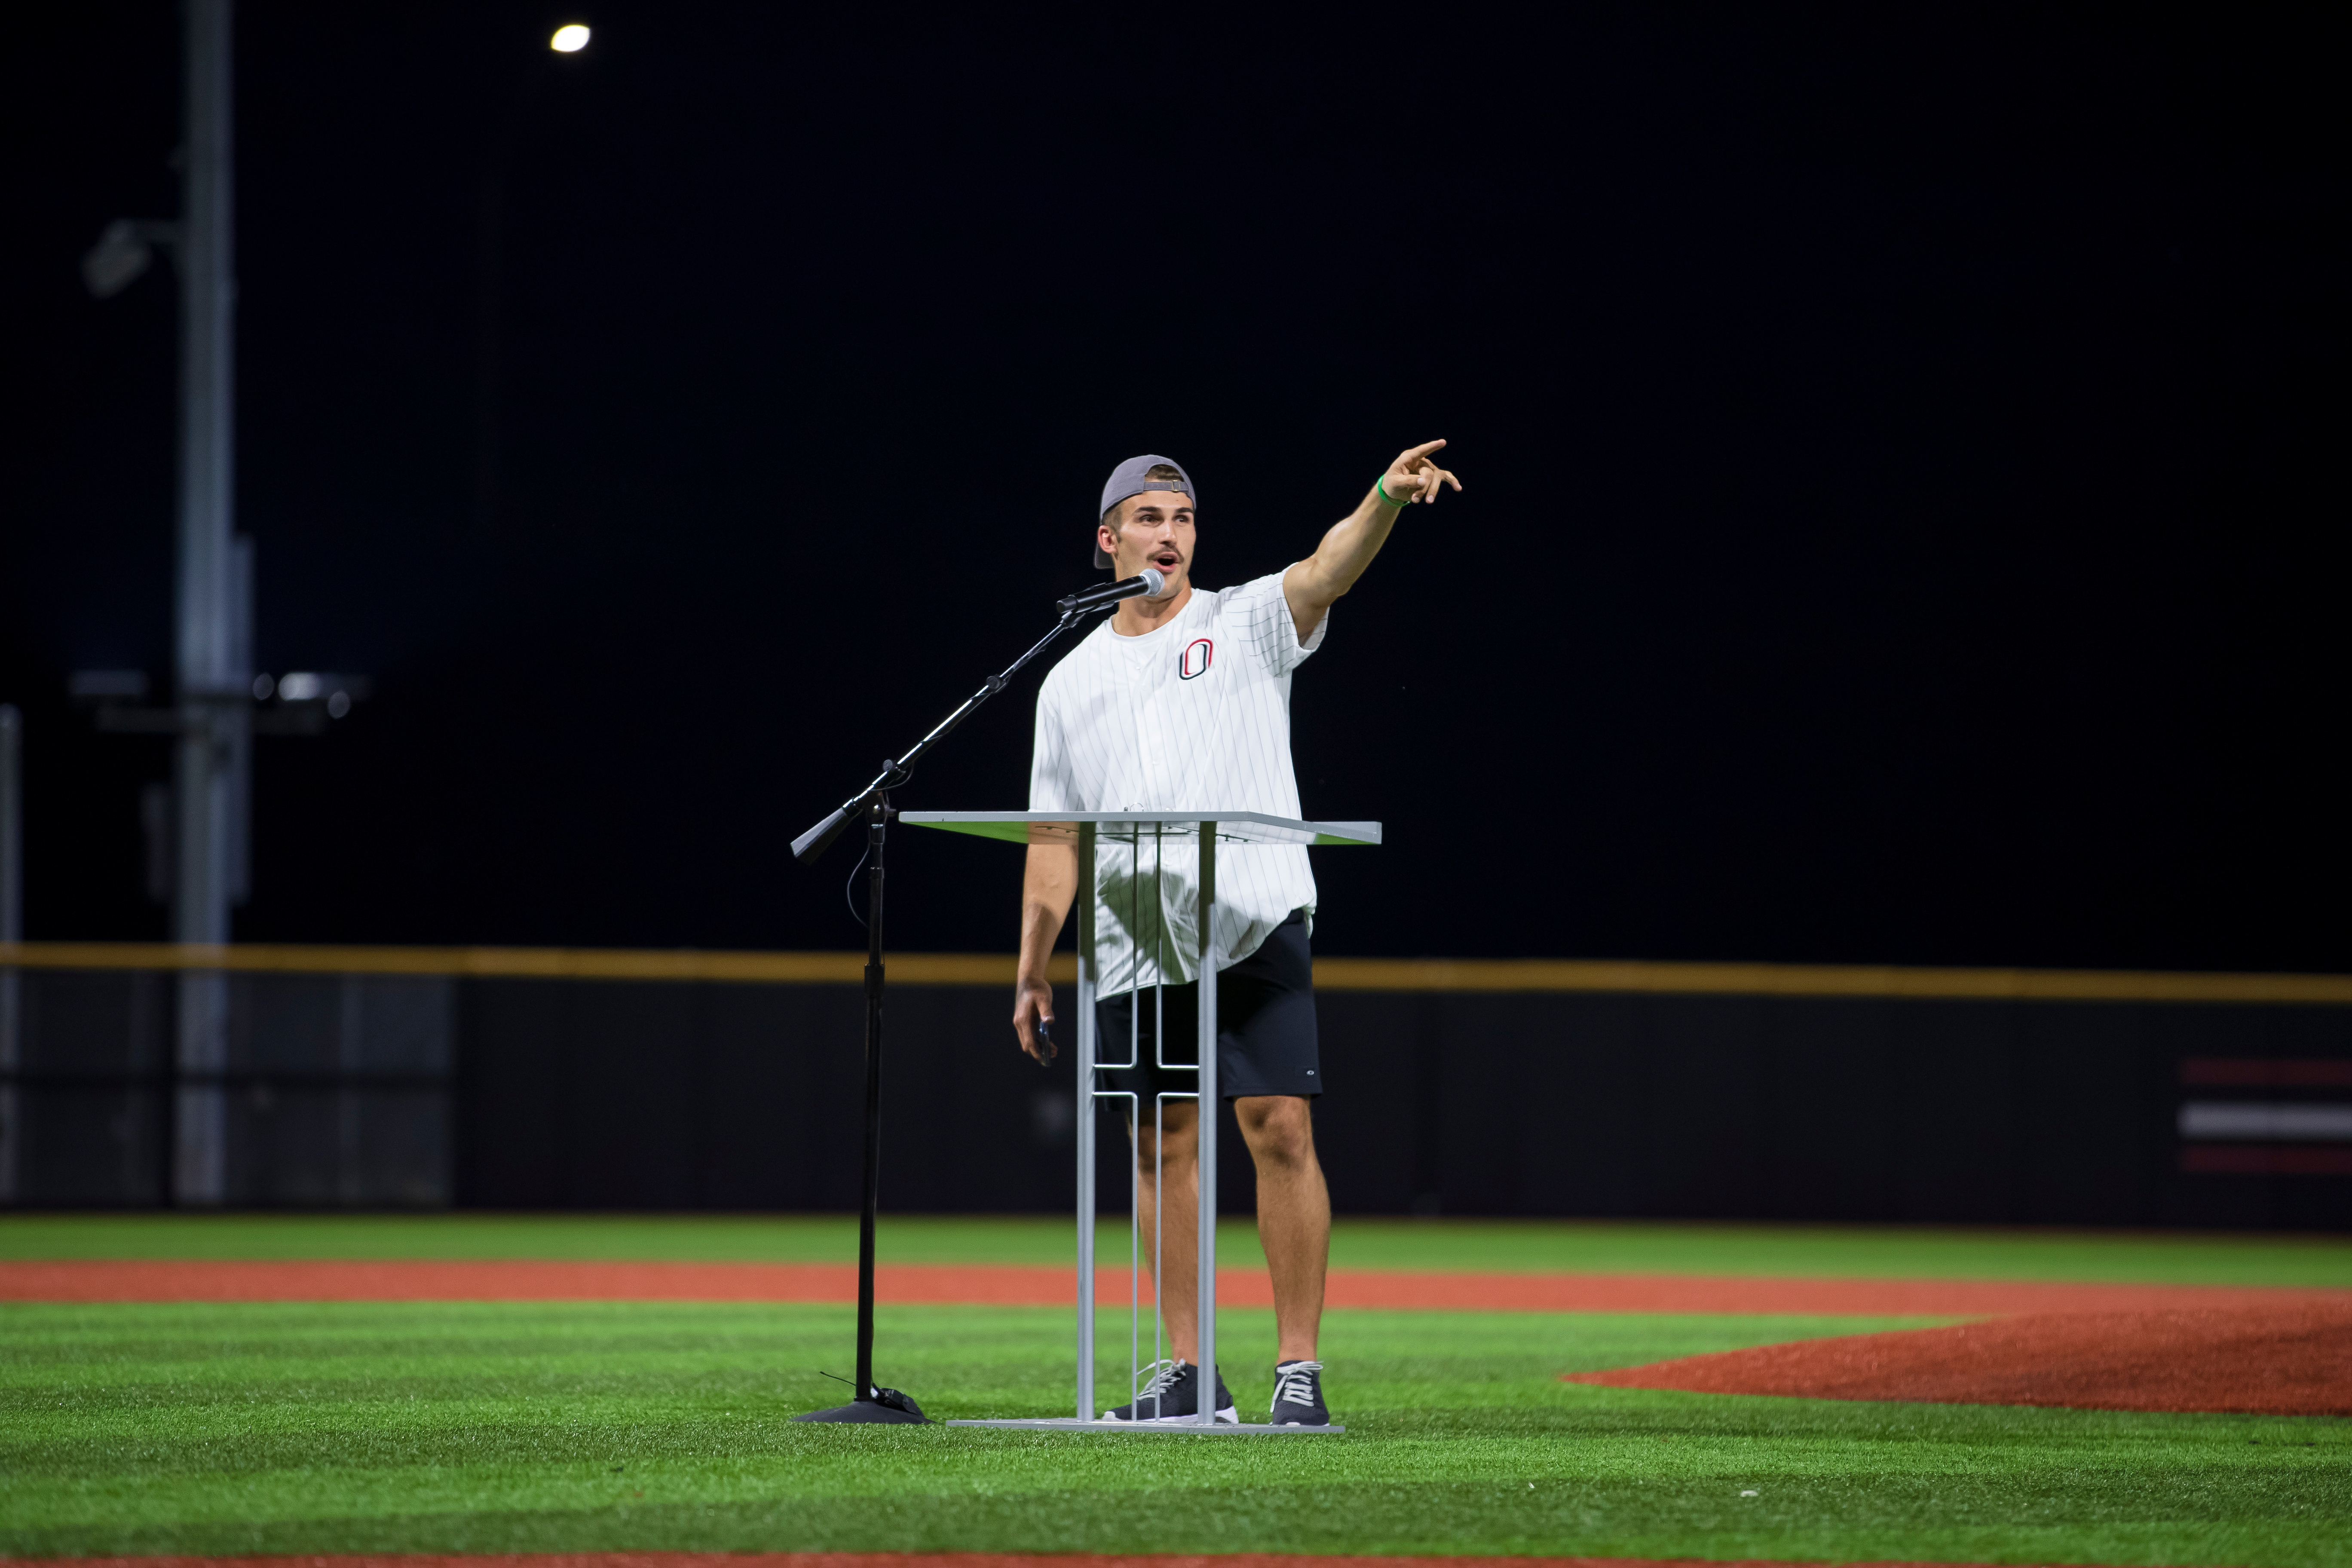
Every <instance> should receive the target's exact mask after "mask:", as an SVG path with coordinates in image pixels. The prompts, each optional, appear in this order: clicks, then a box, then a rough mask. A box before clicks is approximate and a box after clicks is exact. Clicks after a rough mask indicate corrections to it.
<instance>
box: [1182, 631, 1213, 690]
mask: <svg viewBox="0 0 2352 1568" xmlns="http://www.w3.org/2000/svg"><path fill="white" fill-rule="evenodd" d="M1216 656H1217V645H1216V644H1214V643H1213V642H1211V641H1210V640H1209V639H1208V638H1206V637H1195V638H1193V639H1192V641H1191V642H1189V643H1186V644H1185V645H1184V651H1183V652H1182V653H1181V654H1179V655H1178V656H1177V658H1176V679H1179V680H1190V679H1192V678H1193V677H1194V676H1196V675H1206V674H1208V673H1209V661H1210V660H1211V659H1213V658H1215V657H1216Z"/></svg>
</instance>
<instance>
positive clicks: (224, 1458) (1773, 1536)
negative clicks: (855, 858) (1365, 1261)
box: [0, 1303, 2352, 1564]
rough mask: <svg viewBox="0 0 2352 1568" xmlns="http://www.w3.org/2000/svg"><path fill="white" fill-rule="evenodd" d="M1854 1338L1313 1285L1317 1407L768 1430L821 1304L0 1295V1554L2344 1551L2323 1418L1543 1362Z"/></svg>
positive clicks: (2345, 1468)
mask: <svg viewBox="0 0 2352 1568" xmlns="http://www.w3.org/2000/svg"><path fill="white" fill-rule="evenodd" d="M1223 1321H1224V1330H1225V1333H1226V1336H1227V1337H1226V1343H1227V1345H1228V1346H1229V1347H1230V1348H1229V1352H1228V1355H1227V1360H1226V1364H1227V1367H1228V1369H1229V1370H1230V1371H1231V1372H1232V1373H1233V1374H1234V1377H1233V1381H1234V1383H1235V1384H1236V1390H1235V1392H1236V1393H1237V1394H1239V1395H1240V1397H1241V1399H1242V1400H1243V1402H1244V1406H1245V1407H1246V1406H1248V1405H1255V1406H1256V1407H1258V1408H1261V1409H1262V1408H1263V1407H1264V1402H1265V1398H1266V1397H1267V1387H1268V1384H1269V1380H1270V1373H1268V1371H1267V1369H1266V1368H1265V1361H1266V1359H1267V1358H1266V1356H1265V1351H1266V1350H1267V1349H1268V1348H1270V1338H1271V1326H1270V1323H1269V1321H1268V1317H1267V1314H1265V1313H1263V1312H1255V1311H1242V1310H1236V1311H1231V1312H1228V1313H1226V1314H1224V1319H1223ZM1111 1326H1112V1325H1111V1324H1110V1323H1109V1322H1108V1321H1106V1324H1105V1327H1106V1329H1107V1330H1108V1329H1109V1328H1110V1327H1111ZM1883 1326H1887V1325H1886V1324H1885V1322H1883V1321H1869V1320H1857V1319H1795V1318H1761V1317H1748V1318H1738V1317H1701V1316H1681V1317H1666V1316H1648V1317H1643V1316H1612V1315H1604V1314H1562V1315H1542V1314H1533V1313H1528V1314H1430V1313H1406V1312H1347V1313H1339V1314H1335V1315H1334V1317H1333V1318H1332V1320H1331V1321H1330V1324H1329V1327H1328V1337H1327V1342H1326V1348H1325V1356H1326V1359H1327V1361H1328V1363H1329V1367H1330V1371H1329V1374H1328V1376H1329V1383H1330V1387H1331V1391H1332V1394H1333V1395H1334V1398H1335V1401H1336V1403H1337V1405H1338V1407H1339V1414H1340V1415H1342V1416H1343V1417H1344V1418H1345V1419H1346V1420H1347V1421H1348V1423H1349V1426H1350V1428H1351V1429H1350V1431H1349V1434H1348V1435H1347V1436H1341V1437H1314V1438H1285V1439H1253V1438H1240V1437H1227V1438H1217V1437H1186V1436H1091V1435H1069V1436H1061V1435H1030V1434H1007V1433H995V1432H984V1431H972V1430H969V1429H953V1430H951V1429H947V1428H941V1427H929V1428H919V1429H910V1428H874V1427H812V1426H796V1425H793V1424H792V1423H790V1422H788V1421H787V1420H786V1419H785V1416H786V1415H789V1414H790V1413H791V1412H793V1411H795V1410H799V1409H804V1408H807V1407H810V1406H812V1405H819V1404H825V1403H831V1402H833V1401H834V1399H835V1398H836V1397H837V1395H838V1394H839V1392H840V1390H839V1386H838V1385H837V1384H830V1383H827V1382H826V1381H825V1380H824V1378H822V1377H821V1376H819V1375H818V1372H819V1371H820V1370H821V1369H827V1370H834V1371H845V1370H846V1368H845V1366H844V1365H843V1361H844V1358H845V1354H846V1352H847V1350H848V1345H849V1332H850V1313H849V1311H848V1310H847V1309H845V1308H840V1307H830V1306H783V1305H760V1306H744V1305H709V1306H701V1305H691V1306H690V1305H661V1306H646V1305H629V1304H619V1303H598V1304H564V1305H547V1304H537V1303H532V1304H506V1303H501V1304H466V1305H434V1304H399V1305H356V1304H336V1305H323V1306H322V1305H292V1304H268V1305H258V1306H256V1305H236V1306H215V1305H203V1306H187V1305H178V1306H159V1305H109V1306H50V1305H43V1306H30V1305H13V1306H7V1307H5V1308H0V1410H5V1415H0V1551H4V1552H8V1553H11V1554H33V1553H93V1552H331V1551H395V1550H405V1551H447V1552H455V1551H470V1552H483V1551H523V1550H530V1551H559V1550H575V1549H593V1548H604V1549H624V1548H626V1549H652V1548H673V1549H686V1548H700V1549H737V1548H740V1549H780V1548H800V1549H818V1548H840V1549H852V1548H864V1549H951V1548H963V1549H991V1548H993V1549H1019V1550H1031V1551H1034V1550H1073V1549H1090V1550H1110V1551H1143V1550H1150V1551H1178V1552H1193V1551H1233V1550H1243V1549H1295V1550H1304V1551H1318V1552H1343V1551H1345V1552H1543V1553H1592V1554H1599V1553H1617V1554H1628V1555H1658V1556H1665V1555H1692V1556H1706V1557H1713V1558H1731V1557H1743V1556H1745V1557H1758V1556H1763V1557H1794V1558H1813V1559H1829V1560H1843V1561H1853V1560H1857V1559H1861V1560H1873V1559H1874V1560H1887V1559H1914V1560H1916V1559H1928V1560H1938V1559H1940V1560H1945V1561H1955V1560H1958V1561H1978V1562H2042V1563H2052V1562H2078V1563H2079V1562H2092V1563H2262V1564H2273V1563H2274V1564H2345V1563H2352V1423H2347V1422H2342V1421H2325V1420H2303V1421H2294V1420H2278V1419H2254V1418H2239V1417H2227V1416H2158V1415H2122V1414H2106V1413H2089V1412H2075V1411H2058V1410H2025V1409H2000V1408H1990V1407H1971V1406H1937V1405H1863V1404H1836V1403H1828V1402H1812V1401H1797V1400H1780V1399H1761V1398H1737V1397H1727V1396H1707V1395H1697V1394H1657V1393H1643V1392H1637V1391H1632V1390H1622V1389H1605V1388H1592V1387H1587V1386H1584V1385H1581V1384H1564V1383H1561V1382H1559V1379H1558V1376H1557V1373H1559V1372H1561V1371H1563V1370H1567V1369H1573V1368H1591V1367H1601V1366H1614V1365H1624V1364H1631V1363H1642V1362H1647V1361H1652V1360H1655V1359H1659V1358H1661V1357H1665V1356H1672V1355H1680V1354H1687V1353H1691V1352H1698V1351H1705V1350H1714V1349H1724V1348H1729V1347H1733V1346H1739V1345H1748V1344H1757V1343H1763V1342H1775V1341H1781V1340H1788V1339H1792V1338H1800V1337H1804V1336H1807V1335H1812V1334H1821V1333H1830V1332H1845V1331H1854V1330H1858V1329H1870V1328H1875V1327H1883ZM1069 1329H1070V1323H1069V1315H1068V1313H1067V1312H1066V1311H1055V1310H1045V1309H1019V1310H1014V1309H979V1308H944V1307H930V1308H895V1309H886V1310H884V1311H883V1313H882V1345H883V1357H882V1363H881V1368H880V1372H881V1375H882V1376H883V1378H884V1379H885V1380H886V1381H889V1382H894V1383H898V1384H901V1385H903V1386H905V1387H907V1388H908V1389H910V1390H912V1391H914V1392H915V1393H916V1394H919V1396H920V1397H921V1398H922V1399H924V1400H925V1401H926V1402H927V1404H928V1405H929V1406H930V1407H931V1408H932V1410H933V1412H934V1413H935V1414H940V1415H978V1414H998V1415H1003V1414H1055V1413H1058V1412H1059V1410H1060V1408H1061V1407H1062V1405H1063V1402H1064V1400H1065V1399H1066V1397H1067V1396H1066V1393H1065V1390H1066V1386H1067V1384H1066V1368H1067V1365H1068V1359H1067V1358H1068V1349H1067V1347H1068V1341H1069ZM1747 1492H1753V1493H1755V1494H1756V1495H1754V1496H1746V1495H1743V1494H1744V1493H1747Z"/></svg>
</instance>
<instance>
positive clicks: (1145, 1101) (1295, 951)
mask: <svg viewBox="0 0 2352 1568" xmlns="http://www.w3.org/2000/svg"><path fill="white" fill-rule="evenodd" d="M1159 995H1160V1006H1159V1008H1158V1016H1159V1020H1160V1030H1161V1031H1162V1033H1164V1034H1165V1036H1166V1037H1167V1048H1166V1049H1165V1050H1163V1051H1160V1052H1159V1053H1158V1054H1157V1055H1156V1056H1155V1054H1154V1052H1153V1049H1152V1037H1151V1032H1152V1018H1153V1013H1154V1009H1153V1006H1152V988H1151V987H1150V986H1149V985H1147V986H1145V987H1144V988H1143V989H1142V990H1140V991H1130V992H1128V993H1125V994H1121V995H1118V996H1109V997H1105V998H1103V999H1102V1000H1100V1001H1097V1003H1096V1004H1095V1059H1096V1060H1097V1061H1104V1062H1124V1061H1129V1060H1132V1061H1134V1062H1137V1063H1139V1066H1138V1067H1136V1068H1123V1069H1117V1070H1114V1069H1112V1068H1104V1069H1103V1074H1102V1079H1103V1087H1104V1088H1105V1089H1118V1090H1122V1091H1132V1092H1133V1093H1135V1094H1136V1095H1137V1096H1139V1100H1138V1101H1137V1104H1138V1106H1139V1111H1140V1114H1141V1115H1142V1116H1144V1117H1145V1118H1147V1119H1149V1118H1150V1115H1151V1104H1152V1096H1153V1095H1155V1094H1158V1093H1160V1092H1161V1091H1163V1090H1166V1091H1171V1092H1175V1093H1180V1094H1181V1093H1185V1092H1189V1091H1191V1090H1192V1089H1195V1088H1197V1087H1198V1085H1197V1084H1196V1083H1195V1081H1194V1080H1195V1079H1198V1078H1199V1077H1200V1074H1199V1073H1197V1072H1175V1071H1162V1070H1161V1069H1160V1066H1159V1063H1160V1060H1163V1059H1164V1060H1166V1061H1168V1062H1170V1063H1171V1064H1172V1063H1175V1062H1184V1063H1187V1064H1190V1063H1194V1062H1198V1061H1199V1060H1200V1059H1201V1051H1200V1040H1201V1026H1200V1017H1201V1005H1200V996H1201V988H1200V987H1199V986H1198V985H1196V984H1186V985H1166V986H1162V987H1160V992H1159ZM1138 1002H1140V1003H1141V1004H1142V1015H1143V1016H1142V1027H1141V1028H1140V1029H1139V1031H1137V1034H1138V1037H1139V1038H1138V1039H1137V1043H1135V1044H1134V1045H1133V1046H1130V1044H1129V1039H1130V1037H1129V1033H1128V1031H1129V1028H1130V1027H1131V1026H1130V1025H1129V1022H1128V1020H1129V1017H1130V1016H1132V1015H1133V1010H1134V1008H1135V1005H1136V1004H1137V1003H1138ZM1130 1051H1131V1052H1132V1054H1131V1055H1130ZM1322 1092H1323V1064H1322V1063H1321V1062H1320V1061H1319V1060H1318V1059H1317V1056H1316V1049H1315V966H1314V963H1313V960H1312V958H1311V957H1310V956H1309V954H1308V952H1307V911H1306V910H1292V911H1291V912H1290V918H1289V919H1288V920H1286V921H1283V922H1282V923H1281V924H1280V925H1278V926H1276V927H1275V928H1274V930H1273V931H1271V932H1270V933H1268V935H1267V937H1266V939H1265V942H1264V943H1262V944H1261V945H1260V946H1259V948H1258V950H1257V951H1256V952H1253V953H1251V954H1250V955H1249V956H1248V957H1247V958H1244V959H1243V960H1242V961H1241V962H1240V963H1236V964H1234V966H1233V967H1232V968H1230V969H1220V970H1219V971H1217V1095H1218V1098H1220V1099H1222V1100H1232V1099H1234V1098H1235V1097H1237V1096H1240V1095H1244V1094H1297V1095H1304V1096H1308V1097H1310V1098H1311V1097H1312V1096H1315V1095H1318V1094H1320V1093H1322Z"/></svg>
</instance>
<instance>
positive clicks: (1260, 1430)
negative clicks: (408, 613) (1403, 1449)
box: [940, 1415, 1347, 1437]
mask: <svg viewBox="0 0 2352 1568" xmlns="http://www.w3.org/2000/svg"><path fill="white" fill-rule="evenodd" d="M940 1425H942V1426H1003V1427H1011V1428H1013V1429H1016V1430H1019V1431H1024V1432H1156V1433H1158V1434H1159V1435H1160V1436H1163V1437H1181V1436H1195V1437H1220V1436H1223V1437H1325V1436H1335V1435H1336V1434H1339V1433H1341V1432H1345V1431H1346V1430H1347V1428H1346V1427H1345V1426H1264V1425H1257V1426H1252V1425H1248V1424H1246V1423H1242V1424H1236V1423H1234V1422H1231V1421H1220V1422H1218V1423H1217V1424H1216V1425H1214V1426H1201V1425H1199V1424H1198V1423H1195V1422H1191V1421H1081V1420H1079V1419H1077V1418H1076V1416H1074V1415H1064V1416H1060V1417H1057V1418H1050V1419H1043V1420H1025V1421H1024V1420H1002V1421H946V1422H942V1423H940Z"/></svg>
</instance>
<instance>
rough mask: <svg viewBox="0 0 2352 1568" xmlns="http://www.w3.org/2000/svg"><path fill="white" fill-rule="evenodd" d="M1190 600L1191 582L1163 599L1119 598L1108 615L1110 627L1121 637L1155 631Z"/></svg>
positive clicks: (1173, 616) (1136, 635) (1174, 616)
mask: <svg viewBox="0 0 2352 1568" xmlns="http://www.w3.org/2000/svg"><path fill="white" fill-rule="evenodd" d="M1191 603H1192V584H1190V583H1187V584H1184V585H1183V586H1182V587H1181V588H1179V589H1177V590H1176V592H1174V593H1173V594H1171V595H1168V597H1166V598H1164V599H1143V598H1136V599H1121V600H1120V601H1119V602H1118V609H1116V610H1113V611H1112V612H1111V616H1110V629H1111V630H1112V631H1113V632H1115V633H1117V634H1118V636H1120V637H1141V636H1143V635H1144V634H1145V633H1146V632H1156V631H1158V630H1159V629H1160V627H1162V626H1166V625H1167V624H1168V623H1169V622H1170V621H1172V620H1174V619H1175V618H1176V616H1178V615H1179V614H1180V613H1181V611H1182V610H1183V608H1184V606H1185V605H1189V604H1191Z"/></svg>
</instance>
